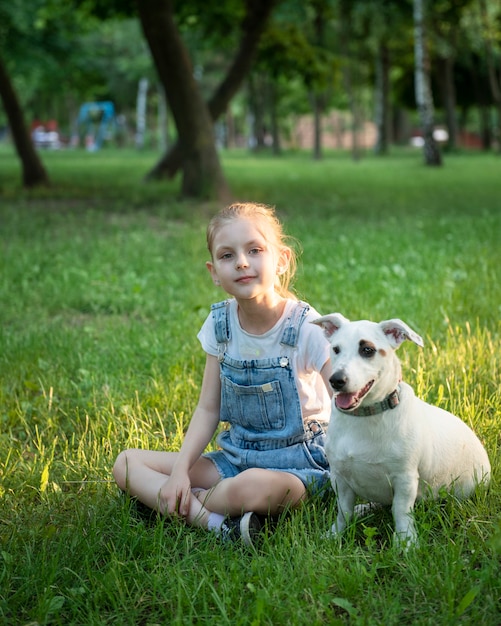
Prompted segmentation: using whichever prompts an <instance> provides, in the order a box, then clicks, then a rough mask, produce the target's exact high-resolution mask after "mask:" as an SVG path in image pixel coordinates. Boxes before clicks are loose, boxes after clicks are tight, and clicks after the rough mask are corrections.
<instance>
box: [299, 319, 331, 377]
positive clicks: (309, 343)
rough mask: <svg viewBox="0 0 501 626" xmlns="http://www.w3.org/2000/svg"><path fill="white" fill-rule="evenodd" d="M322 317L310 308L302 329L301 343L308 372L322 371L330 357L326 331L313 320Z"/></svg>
mask: <svg viewBox="0 0 501 626" xmlns="http://www.w3.org/2000/svg"><path fill="white" fill-rule="evenodd" d="M319 317H320V314H319V313H318V312H317V311H315V309H313V308H310V310H309V311H308V313H307V315H306V319H305V320H304V323H303V325H302V327H301V332H300V341H301V343H302V344H303V354H304V368H305V370H306V371H311V370H315V371H318V372H319V371H320V370H321V369H322V367H323V366H324V365H325V363H326V361H327V360H328V359H329V356H330V344H329V341H328V340H327V337H326V336H325V335H324V331H323V330H322V328H321V327H320V326H317V324H312V323H311V322H312V321H313V320H316V319H318V318H319Z"/></svg>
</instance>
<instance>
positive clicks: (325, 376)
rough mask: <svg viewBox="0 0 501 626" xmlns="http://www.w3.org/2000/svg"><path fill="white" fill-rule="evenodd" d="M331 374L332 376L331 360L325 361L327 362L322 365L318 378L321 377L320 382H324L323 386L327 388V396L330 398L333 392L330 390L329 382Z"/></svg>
mask: <svg viewBox="0 0 501 626" xmlns="http://www.w3.org/2000/svg"><path fill="white" fill-rule="evenodd" d="M331 374H332V364H331V360H330V359H327V361H326V362H325V363H324V366H323V367H322V369H321V370H320V376H321V377H322V380H323V381H324V384H325V386H326V387H327V392H328V394H329V396H330V397H331V398H332V394H333V390H332V385H331V383H330V381H329V378H330V377H331Z"/></svg>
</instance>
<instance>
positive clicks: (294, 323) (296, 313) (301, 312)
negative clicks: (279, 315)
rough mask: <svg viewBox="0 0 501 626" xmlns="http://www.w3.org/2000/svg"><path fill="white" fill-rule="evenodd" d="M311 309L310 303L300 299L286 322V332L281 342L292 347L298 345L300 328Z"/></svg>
mask: <svg viewBox="0 0 501 626" xmlns="http://www.w3.org/2000/svg"><path fill="white" fill-rule="evenodd" d="M309 310H310V305H309V304H306V302H302V301H301V300H299V301H298V302H297V303H296V306H295V307H294V309H293V310H292V312H291V314H290V316H289V317H288V318H287V320H286V322H285V328H284V332H283V333H282V338H281V339H280V343H281V344H282V345H286V346H291V347H292V348H295V347H296V345H297V341H298V337H299V329H300V328H301V325H302V323H303V322H304V320H305V317H306V314H307V313H308V311H309Z"/></svg>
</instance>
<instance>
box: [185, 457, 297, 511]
mask: <svg viewBox="0 0 501 626" xmlns="http://www.w3.org/2000/svg"><path fill="white" fill-rule="evenodd" d="M197 497H198V499H199V500H200V502H201V503H202V504H203V505H204V507H206V508H208V509H210V510H211V511H214V512H216V513H221V514H223V515H229V516H231V517H235V516H238V515H242V514H243V513H245V512H247V511H253V512H254V513H258V514H260V515H277V514H278V513H280V512H281V511H283V510H284V509H285V508H286V507H293V508H294V507H296V506H298V505H299V504H300V503H301V502H302V501H303V500H304V499H305V498H306V488H305V486H304V484H303V482H302V481H301V480H300V479H299V478H298V477H297V476H294V474H289V473H288V472H277V471H272V470H267V469H260V468H252V469H248V470H245V471H244V472H242V473H241V474H238V475H237V476H235V477H234V478H225V479H224V480H221V481H220V482H218V483H217V484H216V485H215V487H213V488H211V489H209V490H207V491H202V492H198V493H197Z"/></svg>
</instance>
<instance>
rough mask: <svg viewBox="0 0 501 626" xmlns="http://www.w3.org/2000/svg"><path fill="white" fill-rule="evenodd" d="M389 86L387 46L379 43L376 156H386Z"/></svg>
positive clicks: (388, 128)
mask: <svg viewBox="0 0 501 626" xmlns="http://www.w3.org/2000/svg"><path fill="white" fill-rule="evenodd" d="M389 85H390V55H389V52H388V46H387V45H386V44H385V43H384V42H382V41H381V42H380V43H379V46H378V53H377V57H376V93H375V98H376V106H375V109H376V110H375V118H376V129H377V136H376V145H375V146H374V152H375V153H376V154H380V155H383V154H388V143H389V134H390V132H389V130H390V124H389V120H390V112H389V104H388V102H389V97H388V96H389Z"/></svg>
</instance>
